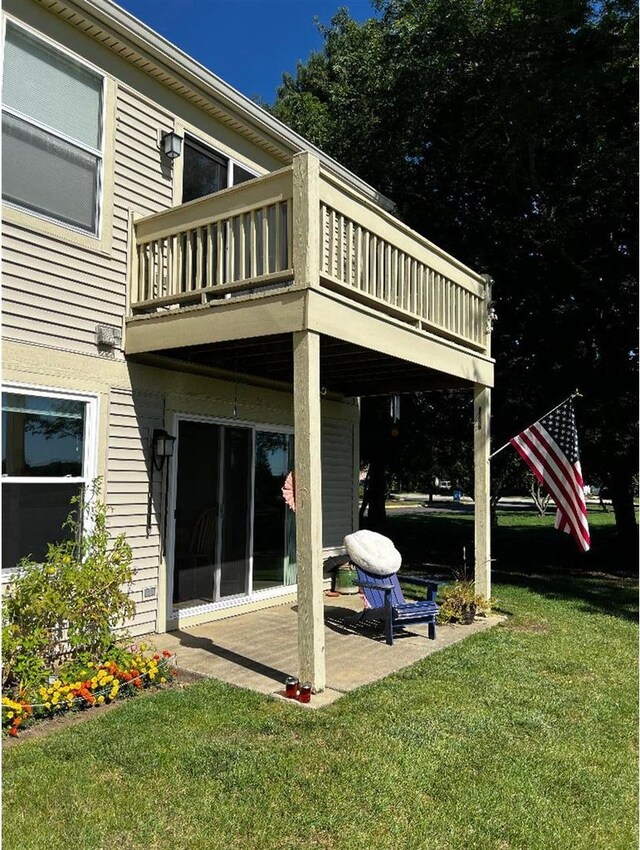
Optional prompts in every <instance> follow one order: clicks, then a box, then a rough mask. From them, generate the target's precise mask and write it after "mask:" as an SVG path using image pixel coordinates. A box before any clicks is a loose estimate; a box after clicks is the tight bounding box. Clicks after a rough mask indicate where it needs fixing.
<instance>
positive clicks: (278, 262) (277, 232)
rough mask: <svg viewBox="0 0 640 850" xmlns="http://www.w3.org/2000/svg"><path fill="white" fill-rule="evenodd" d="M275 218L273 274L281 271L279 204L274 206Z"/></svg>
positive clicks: (280, 219)
mask: <svg viewBox="0 0 640 850" xmlns="http://www.w3.org/2000/svg"><path fill="white" fill-rule="evenodd" d="M274 217H275V242H276V244H275V268H274V272H279V271H280V270H281V269H282V218H281V215H280V204H276V206H275V209H274Z"/></svg>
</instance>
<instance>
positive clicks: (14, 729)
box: [9, 726, 18, 738]
mask: <svg viewBox="0 0 640 850" xmlns="http://www.w3.org/2000/svg"><path fill="white" fill-rule="evenodd" d="M9 734H10V735H11V736H12V737H13V738H15V737H16V735H17V734H18V729H17V727H15V726H12V727H11V729H9Z"/></svg>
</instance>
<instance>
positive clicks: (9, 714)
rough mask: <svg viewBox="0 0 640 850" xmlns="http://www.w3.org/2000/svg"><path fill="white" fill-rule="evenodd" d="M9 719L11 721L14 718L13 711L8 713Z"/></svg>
mask: <svg viewBox="0 0 640 850" xmlns="http://www.w3.org/2000/svg"><path fill="white" fill-rule="evenodd" d="M7 717H8V718H9V720H11V718H12V717H13V711H7Z"/></svg>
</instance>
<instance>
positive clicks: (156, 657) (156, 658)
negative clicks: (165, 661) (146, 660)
mask: <svg viewBox="0 0 640 850" xmlns="http://www.w3.org/2000/svg"><path fill="white" fill-rule="evenodd" d="M153 660H154V661H159V660H160V656H159V655H158V653H157V652H156V653H155V655H154V656H153Z"/></svg>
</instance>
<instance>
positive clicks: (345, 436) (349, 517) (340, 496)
mask: <svg viewBox="0 0 640 850" xmlns="http://www.w3.org/2000/svg"><path fill="white" fill-rule="evenodd" d="M355 427H357V426H356V425H354V423H353V422H352V421H349V420H345V419H333V418H329V417H326V416H323V419H322V447H321V451H322V545H323V547H324V548H325V549H329V548H334V547H339V546H342V542H343V540H344V536H345V534H350V533H351V532H352V531H353V530H354V527H355V526H354V520H355V518H354V515H353V514H354V497H353V487H354V438H355V432H354V428H355Z"/></svg>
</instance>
